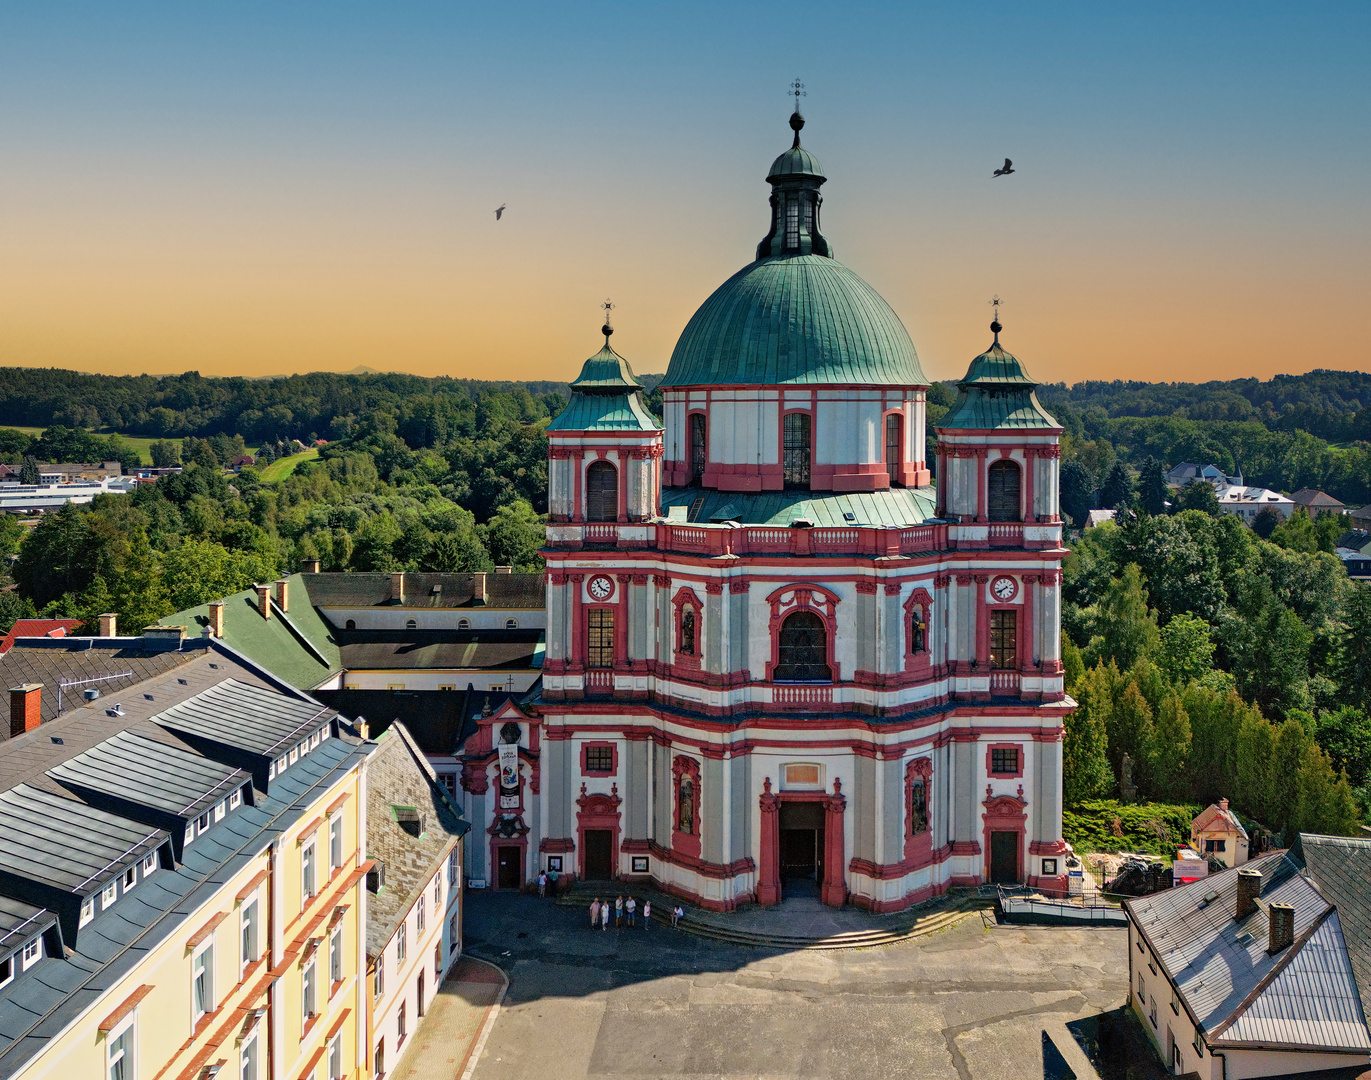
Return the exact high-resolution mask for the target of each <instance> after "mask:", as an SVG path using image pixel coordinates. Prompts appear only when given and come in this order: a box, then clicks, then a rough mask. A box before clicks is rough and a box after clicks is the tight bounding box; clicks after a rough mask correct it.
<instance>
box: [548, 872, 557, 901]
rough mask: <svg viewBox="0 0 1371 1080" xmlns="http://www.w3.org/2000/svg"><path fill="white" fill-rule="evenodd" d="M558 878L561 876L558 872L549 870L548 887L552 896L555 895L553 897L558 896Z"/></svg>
mask: <svg viewBox="0 0 1371 1080" xmlns="http://www.w3.org/2000/svg"><path fill="white" fill-rule="evenodd" d="M558 876H559V875H558V873H557V871H556V870H549V871H548V872H547V887H548V888H549V889H551V890H552V895H553V896H556V895H557V878H558Z"/></svg>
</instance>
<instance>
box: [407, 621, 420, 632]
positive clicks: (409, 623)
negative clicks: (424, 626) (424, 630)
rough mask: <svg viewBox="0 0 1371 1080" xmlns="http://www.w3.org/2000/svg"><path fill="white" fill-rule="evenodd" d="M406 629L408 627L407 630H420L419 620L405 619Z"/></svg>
mask: <svg viewBox="0 0 1371 1080" xmlns="http://www.w3.org/2000/svg"><path fill="white" fill-rule="evenodd" d="M405 629H406V630H418V629H419V620H417V619H406V620H405Z"/></svg>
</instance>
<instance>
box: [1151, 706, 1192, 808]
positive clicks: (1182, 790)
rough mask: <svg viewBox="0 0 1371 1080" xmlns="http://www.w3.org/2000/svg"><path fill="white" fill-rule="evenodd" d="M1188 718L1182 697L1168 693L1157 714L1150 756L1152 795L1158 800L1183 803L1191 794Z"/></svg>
mask: <svg viewBox="0 0 1371 1080" xmlns="http://www.w3.org/2000/svg"><path fill="white" fill-rule="evenodd" d="M1190 741H1191V734H1190V716H1189V715H1188V714H1187V713H1186V711H1185V705H1184V704H1183V703H1182V702H1181V696H1180V694H1178V693H1177V692H1176V691H1175V690H1170V691H1168V692H1167V694H1166V696H1165V697H1164V698H1163V699H1162V703H1161V708H1159V709H1158V710H1157V723H1156V735H1155V738H1154V740H1153V744H1152V745H1153V752H1152V767H1151V779H1152V794H1153V795H1154V796H1155V797H1157V798H1161V799H1168V800H1170V799H1175V800H1184V799H1186V798H1189V797H1190V795H1191V793H1190V792H1189V791H1188V790H1187V785H1186V780H1187V779H1188V778H1189V772H1190Z"/></svg>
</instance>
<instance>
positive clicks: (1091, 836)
mask: <svg viewBox="0 0 1371 1080" xmlns="http://www.w3.org/2000/svg"><path fill="white" fill-rule="evenodd" d="M1200 809H1201V807H1199V806H1198V805H1191V804H1189V803H1181V804H1175V803H1121V802H1119V801H1118V800H1117V799H1089V800H1086V801H1084V802H1081V803H1078V804H1076V805H1075V806H1073V807H1072V808H1071V809H1070V810H1067V811H1065V812H1064V813H1063V814H1062V834H1063V838H1064V839H1065V840H1066V842H1067V843H1068V844H1070V845H1071V846H1072V847H1074V848H1075V849H1076V851H1077V852H1078V853H1083V852H1087V851H1109V852H1115V851H1136V852H1139V853H1142V854H1148V855H1165V856H1167V857H1170V858H1174V857H1175V854H1176V848H1178V847H1180V846H1181V845H1182V844H1188V843H1189V842H1190V823H1191V822H1192V821H1194V820H1195V815H1197V814H1198V813H1199V812H1200ZM1115 822H1117V823H1118V824H1117V828H1116V825H1115ZM1120 833H1121V834H1122V835H1120Z"/></svg>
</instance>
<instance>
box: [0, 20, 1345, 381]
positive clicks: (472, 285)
mask: <svg viewBox="0 0 1371 1080" xmlns="http://www.w3.org/2000/svg"><path fill="white" fill-rule="evenodd" d="M290 7H291V10H290V11H289V12H282V11H280V10H278V9H277V7H276V6H270V5H265V4H262V5H257V4H246V3H245V4H241V5H215V4H207V5H172V4H131V5H128V6H126V7H122V6H121V7H120V8H119V9H118V10H115V9H114V8H113V6H110V5H94V4H92V5H79V4H77V5H70V4H60V3H59V4H55V5H51V6H48V5H41V6H33V7H32V9H31V10H29V11H28V12H14V11H12V10H11V11H10V12H9V13H7V14H6V15H4V16H3V17H2V18H0V22H3V26H0V101H3V102H4V103H5V105H4V108H3V111H0V138H3V144H4V146H5V148H6V149H5V154H4V158H3V162H0V180H2V181H3V183H2V184H0V191H3V200H0V365H26V366H55V367H65V368H75V369H78V370H83V371H92V372H105V373H113V374H128V373H137V372H152V373H165V372H180V371H185V370H191V369H193V370H198V371H200V372H201V373H202V374H206V375H210V374H215V375H229V374H233V375H267V374H278V373H290V372H302V371H311V370H334V371H341V370H347V369H350V368H353V367H355V366H357V365H367V366H369V367H373V368H377V369H380V370H398V371H408V372H414V373H417V374H423V375H437V374H447V375H453V376H459V377H472V378H491V379H497V378H550V379H565V378H569V377H572V376H573V375H574V374H575V372H576V371H577V370H578V368H579V364H580V362H581V360H583V359H584V358H585V357H586V356H587V355H589V354H590V353H592V352H594V351H595V349H596V348H598V346H599V343H600V339H599V336H598V333H597V328H598V326H599V323H600V320H601V312H600V311H599V309H598V306H597V305H598V304H599V303H600V302H601V301H603V300H604V298H605V297H607V296H608V297H612V298H613V300H614V302H615V304H616V305H617V310H616V313H615V323H616V326H617V329H618V333H617V334H616V337H615V346H616V348H618V349H619V350H620V351H621V352H622V353H624V355H626V356H627V357H628V358H629V359H630V360H631V361H632V363H633V365H634V367H635V369H636V370H638V371H640V372H660V371H664V370H665V368H666V363H667V360H668V358H669V357H670V354H671V349H672V346H673V345H674V343H675V340H676V337H677V335H678V334H679V333H680V331H681V329H682V327H683V326H684V324H685V322H686V320H687V319H688V318H689V316H690V314H691V313H692V312H693V311H694V310H695V308H696V307H697V306H698V305H699V304H700V303H701V302H702V301H703V300H704V299H705V297H706V296H707V295H708V294H709V293H710V291H712V289H713V288H715V287H716V286H717V285H718V284H719V283H720V282H721V281H723V279H724V278H725V277H727V276H728V275H729V274H731V273H732V272H733V271H735V270H736V269H738V268H739V267H740V266H742V265H743V264H744V263H746V262H747V261H749V260H750V259H751V258H752V252H753V248H754V247H755V245H756V242H757V240H758V239H759V238H760V237H761V235H762V233H763V231H764V228H765V225H766V220H767V204H766V199H767V190H768V189H767V186H766V184H765V175H766V169H767V166H768V165H769V163H770V162H771V159H772V158H773V157H774V156H775V155H776V154H777V153H779V152H780V151H781V150H783V149H784V148H785V147H786V146H787V145H789V138H790V131H789V129H788V128H787V127H786V117H787V115H788V113H789V108H790V104H791V102H790V100H789V99H787V98H786V96H785V88H786V84H787V83H788V82H789V81H790V80H791V79H793V78H795V77H796V76H797V75H798V76H799V77H800V78H802V79H803V80H804V81H805V83H806V84H807V89H808V96H807V97H806V98H805V99H803V101H802V109H803V112H804V113H805V116H806V118H807V126H806V128H805V130H804V143H805V146H806V147H807V148H809V149H810V150H812V151H813V152H814V153H815V154H816V155H817V156H818V157H819V158H820V160H821V161H822V162H823V164H824V166H825V170H826V173H827V175H828V177H829V182H828V184H827V185H826V187H825V188H824V196H825V204H824V231H825V234H826V235H827V236H828V237H829V238H830V239H831V240H832V242H833V244H834V247H835V252H836V255H837V257H838V258H839V259H840V260H842V261H843V262H844V263H846V264H847V265H848V266H850V267H852V268H853V269H854V270H856V271H857V272H858V273H859V274H861V275H862V276H863V277H865V278H866V279H867V280H868V281H870V282H871V283H872V284H873V285H874V286H875V287H876V288H877V289H878V290H879V291H880V292H881V293H882V295H884V296H885V298H886V299H887V300H888V301H889V302H890V304H891V306H892V307H893V308H894V309H895V311H896V312H897V313H898V314H899V316H900V317H901V318H902V319H903V320H904V323H905V325H906V326H907V327H908V329H909V332H910V335H911V336H912V337H913V339H914V343H915V346H916V347H917V349H918V351H919V354H920V358H921V359H922V361H923V365H924V368H925V370H926V372H927V373H928V374H929V375H930V376H931V377H933V378H944V379H945V378H952V377H955V376H956V375H958V374H960V373H961V372H962V371H964V370H965V367H966V363H967V361H968V360H969V359H970V357H972V356H973V355H975V354H976V353H977V352H978V351H980V350H981V349H982V348H983V347H984V346H985V345H986V344H987V338H988V331H987V330H986V324H987V323H988V322H989V320H990V309H989V307H988V306H987V301H988V300H989V298H990V297H991V295H992V294H996V293H998V294H999V295H1000V296H1001V297H1002V298H1003V300H1004V314H1003V321H1004V322H1005V324H1006V327H1007V330H1006V334H1005V343H1006V345H1007V346H1008V347H1010V348H1012V349H1013V350H1014V351H1015V352H1016V353H1018V354H1019V355H1020V356H1021V357H1022V358H1023V359H1024V361H1025V363H1026V364H1027V365H1028V368H1029V370H1030V372H1031V373H1032V374H1033V375H1035V376H1036V377H1037V378H1040V379H1043V380H1044V381H1056V380H1067V381H1075V380H1079V379H1084V378H1103V379H1114V378H1128V379H1143V380H1174V379H1182V380H1204V379H1228V378H1237V377H1244V376H1259V377H1262V378H1268V377H1270V376H1271V375H1272V374H1274V373H1277V372H1301V371H1307V370H1309V369H1311V368H1315V367H1327V368H1337V369H1359V370H1369V369H1371V346H1368V345H1367V344H1366V343H1365V341H1366V339H1365V336H1364V335H1363V334H1362V332H1361V324H1362V323H1363V322H1365V321H1366V319H1365V317H1366V315H1367V309H1368V300H1367V297H1368V295H1371V259H1368V254H1367V252H1368V244H1367V241H1368V233H1369V232H1371V212H1368V206H1367V193H1368V166H1369V165H1371V139H1368V137H1367V136H1368V131H1367V126H1368V121H1367V116H1366V113H1367V109H1366V107H1365V106H1366V101H1367V100H1368V90H1371V74H1368V71H1369V70H1371V65H1367V64H1366V63H1365V59H1364V50H1365V46H1366V44H1367V41H1368V36H1369V32H1371V8H1368V7H1367V6H1365V5H1362V4H1346V5H1339V4H1326V5H1325V4H1321V5H1308V6H1305V5H1300V6H1299V8H1298V9H1295V8H1294V7H1293V6H1290V5H1284V6H1283V5H1277V4H1256V5H1243V6H1241V7H1239V6H1236V5H1234V6H1227V5H1214V6H1206V7H1204V8H1203V9H1202V10H1196V9H1195V8H1194V6H1193V5H1190V6H1183V5H1158V6H1149V7H1148V11H1147V13H1146V14H1139V13H1137V12H1134V13H1130V14H1123V13H1122V12H1121V11H1115V10H1106V8H1109V9H1113V8H1114V7H1115V6H1114V5H1108V6H1100V7H1096V6H1088V5H1052V6H1040V5H1032V6H1031V11H1030V10H1026V9H1024V8H1023V6H1021V5H1015V6H1010V5H995V4H991V5H988V6H984V7H976V8H975V9H974V10H973V9H971V8H969V7H968V8H965V9H963V8H952V7H951V6H950V5H940V6H939V7H937V8H927V9H924V8H920V7H918V6H910V5H905V4H888V5H884V4H870V5H858V6H850V5H834V4H831V3H830V4H813V3H798V4H784V5H782V4H758V5H743V6H738V5H728V4H694V3H687V4H682V5H675V6H672V7H670V8H657V7H653V6H649V5H641V4H639V5H627V4H623V5H620V4H598V5H587V6H571V5H541V4H521V5H509V6H494V7H488V8H482V9H480V10H477V9H475V8H473V7H471V6H466V5H452V4H432V5H424V4H399V5H394V6H391V5H385V6H377V7H364V6H361V5H352V4H337V5H328V6H325V5H316V6H310V5H291V6H290ZM796 26H799V27H802V28H803V32H800V33H794V34H792V33H791V32H792V31H793V30H794V28H795V27H796ZM780 31H784V32H783V33H780V37H782V38H784V37H786V36H793V37H795V38H796V39H797V40H796V42H795V44H794V45H793V46H789V45H788V46H786V47H785V48H773V47H772V43H774V42H775V41H776V40H777V39H778V32H780ZM1005 156H1009V157H1012V158H1013V159H1014V162H1015V166H1016V168H1017V169H1018V172H1017V173H1016V174H1015V175H1013V176H1011V177H1007V178H1002V179H994V180H992V179H991V178H990V173H991V171H992V169H994V168H995V167H996V166H997V165H998V164H999V163H1000V161H1001V160H1002V159H1003V158H1004V157H1005ZM501 203H506V204H508V210H507V211H506V213H505V215H504V218H503V220H501V221H500V222H498V223H497V222H496V221H495V219H494V215H493V213H492V211H493V210H494V208H495V207H496V206H499V205H500V204H501Z"/></svg>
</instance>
